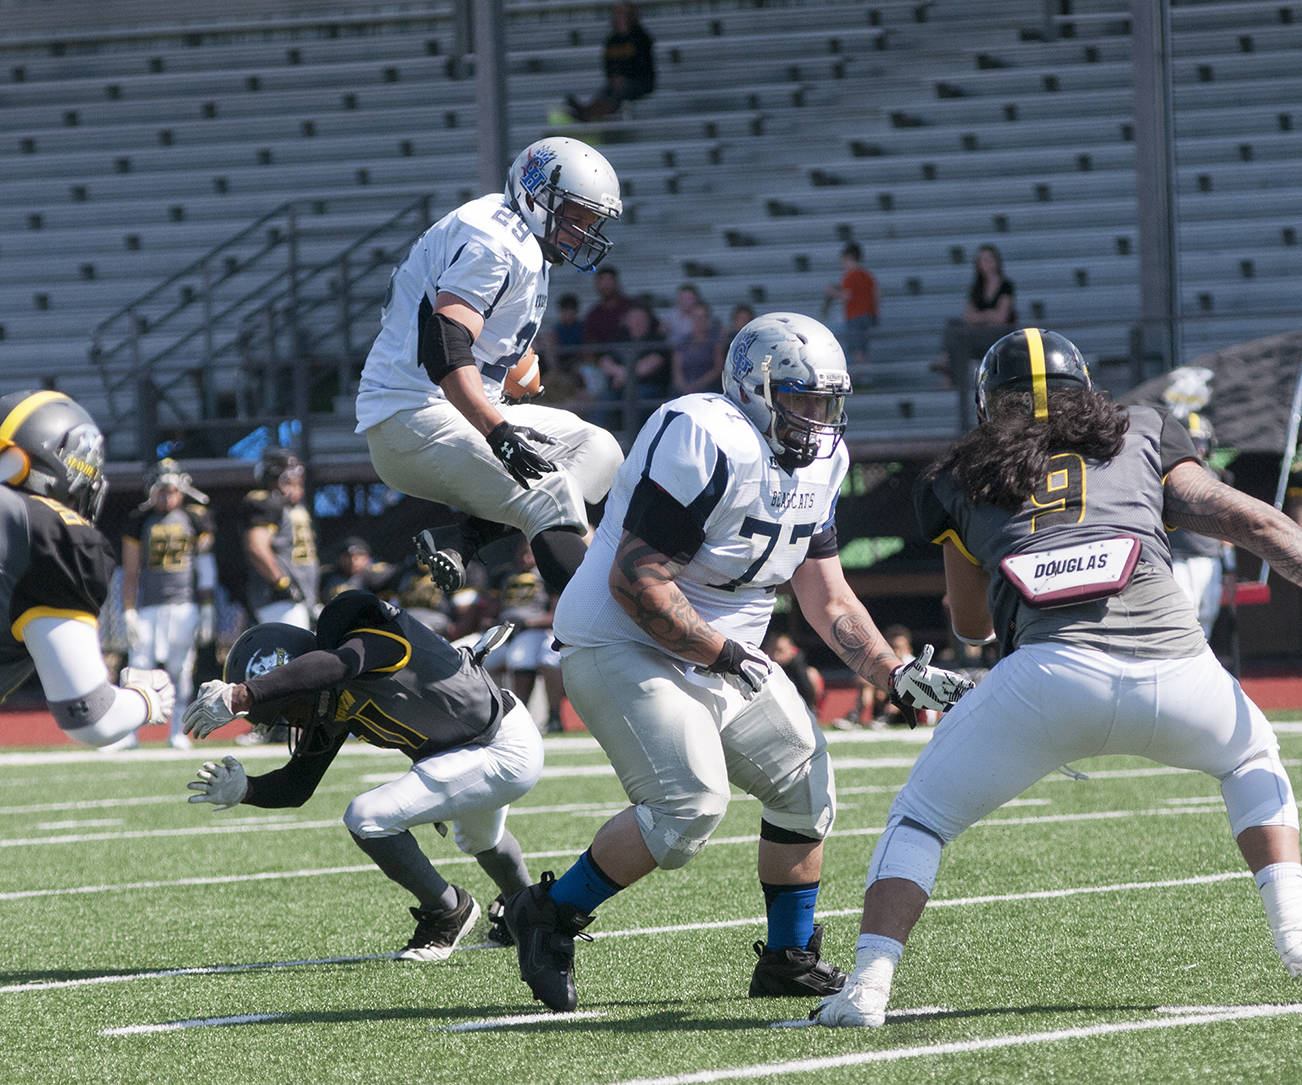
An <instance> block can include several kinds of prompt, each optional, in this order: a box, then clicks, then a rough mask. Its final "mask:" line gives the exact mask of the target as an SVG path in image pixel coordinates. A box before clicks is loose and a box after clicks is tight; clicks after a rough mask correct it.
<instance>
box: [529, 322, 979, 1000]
mask: <svg viewBox="0 0 1302 1085" xmlns="http://www.w3.org/2000/svg"><path fill="white" fill-rule="evenodd" d="M849 392H850V377H849V374H848V373H847V372H846V363H845V355H844V354H843V353H842V351H841V347H840V345H839V344H838V343H837V341H836V338H835V337H834V336H833V335H832V333H831V332H830V331H828V329H827V328H825V327H824V326H823V325H822V324H820V323H819V322H818V321H816V320H812V319H810V318H809V317H805V316H800V315H798V314H794V313H770V314H768V315H766V316H760V317H757V318H756V319H754V320H752V321H751V322H750V323H748V324H746V325H745V326H744V327H743V328H742V329H741V331H740V332H739V333H738V334H737V336H736V338H734V339H733V341H732V345H731V347H730V348H729V350H728V357H727V361H726V363H725V366H724V376H723V394H722V395H720V394H717V393H695V394H692V395H688V396H683V397H680V398H678V399H675V400H672V401H670V402H669V403H667V404H665V405H664V406H662V407H660V408H659V409H658V410H657V411H656V412H655V413H654V414H653V415H652V416H651V418H650V419H648V421H647V423H646V424H645V425H644V426H643V428H642V431H641V433H640V434H639V435H638V437H637V440H636V442H635V443H634V445H633V448H632V451H631V452H630V453H629V458H628V459H627V460H626V461H625V463H624V465H623V466H622V467H621V468H620V470H619V473H618V474H617V475H616V478H615V483H614V486H613V487H612V489H611V494H610V499H609V501H608V503H607V507H606V513H605V516H604V517H603V518H602V521H601V525H600V527H599V528H598V529H597V534H596V537H595V538H594V540H593V544H592V549H591V550H590V551H589V552H588V556H587V558H586V559H585V560H584V562H583V565H582V566H581V567H580V569H579V572H578V575H577V576H576V577H575V578H574V580H572V581H571V582H570V585H569V587H568V588H566V590H565V592H564V594H563V595H562V596H561V599H560V602H559V604H558V606H557V609H556V618H555V623H554V629H555V631H556V636H557V638H558V640H559V641H560V642H562V644H563V647H562V648H561V669H562V671H563V674H564V678H565V689H566V692H567V693H568V694H569V697H570V703H571V704H572V705H573V706H574V708H575V710H576V711H577V712H578V714H579V716H580V718H581V719H582V720H583V722H584V723H585V724H586V725H587V727H588V729H589V730H590V731H591V732H592V734H593V735H594V737H595V738H596V739H597V741H598V742H600V743H601V746H602V748H603V749H604V750H605V752H606V756H607V757H609V758H610V761H611V764H612V765H613V766H614V768H615V772H616V773H617V774H618V776H619V779H620V782H621V783H622V784H623V786H624V790H625V792H626V793H627V795H628V797H629V799H630V801H631V802H632V805H631V806H629V807H627V808H626V809H625V810H623V811H621V812H620V813H619V814H616V815H615V817H613V818H612V819H611V820H610V821H608V822H606V824H605V825H603V826H602V827H601V829H599V830H598V832H597V835H596V837H595V838H594V840H593V842H592V846H591V847H590V848H589V849H588V850H587V851H586V852H584V853H583V855H582V856H581V857H580V858H579V860H578V862H577V863H575V864H574V865H573V866H572V867H571V868H570V869H569V870H568V871H567V872H566V873H565V874H564V875H562V877H560V878H559V879H556V880H553V879H552V877H551V875H550V873H547V874H544V875H543V879H542V882H541V883H540V884H537V885H533V886H530V887H529V888H528V889H527V890H524V891H523V892H521V893H517V894H516V895H515V896H514V897H512V898H510V899H509V900H508V901H507V905H506V919H507V923H508V925H509V926H510V927H511V930H512V933H513V934H514V935H515V937H516V943H517V948H518V951H519V961H520V974H521V977H522V978H523V979H524V980H525V982H526V983H528V985H529V987H530V989H531V990H532V991H533V994H534V997H535V998H536V999H538V1000H540V1001H542V1002H543V1003H545V1004H546V1005H547V1006H549V1007H550V1008H552V1009H555V1010H568V1009H573V1008H574V1006H575V1005H576V1004H577V998H578V995H577V992H576V990H575V986H574V979H573V960H574V942H573V938H574V936H575V935H576V934H578V933H579V932H580V931H581V930H582V929H583V928H584V927H586V926H587V925H588V924H589V923H590V922H591V921H592V911H593V909H595V908H596V907H597V906H598V905H600V904H601V903H602V902H603V901H605V900H608V899H609V898H610V897H612V896H613V895H614V894H615V893H617V892H619V891H620V890H623V889H625V888H627V887H628V886H630V885H632V884H633V883H634V882H636V881H637V880H638V879H640V878H642V877H644V876H645V875H647V874H649V873H650V872H651V871H652V870H654V869H656V868H657V867H661V868H663V869H674V868H676V867H681V866H684V865H686V864H687V863H688V862H689V861H690V860H691V859H692V857H693V856H694V855H695V854H696V853H697V852H698V851H700V849H701V848H702V847H703V846H704V845H705V842H706V841H707V840H708V839H709V837H710V834H711V833H713V831H714V830H715V828H716V827H717V826H718V824H719V822H720V821H721V820H722V818H723V815H724V812H725V809H726V807H727V805H728V799H729V794H730V790H729V788H730V785H735V786H737V787H739V788H741V789H742V790H743V791H745V792H747V793H748V794H750V795H753V796H755V797H756V798H757V799H759V800H760V802H761V804H762V813H761V818H760V842H759V878H760V885H761V888H762V890H763V893H764V898H765V903H766V906H767V912H768V937H767V941H766V942H756V943H755V950H756V952H757V953H758V955H759V960H758V962H757V963H756V964H755V967H754V972H753V974H752V976H751V981H750V995H751V996H752V997H767V996H774V995H806V996H808V995H818V994H827V993H829V992H831V991H835V990H836V989H837V988H839V987H840V986H841V984H842V982H843V981H844V979H845V974H844V973H843V972H840V971H839V970H837V969H836V968H834V967H833V966H832V965H831V964H829V963H828V962H826V961H823V960H821V959H820V956H819V953H820V947H821V944H822V928H821V927H820V926H817V925H816V924H815V923H814V906H815V903H816V902H817V898H818V887H819V879H820V876H821V870H822V862H823V838H824V837H826V836H827V834H828V832H829V831H830V829H831V827H832V819H833V816H834V811H835V787H834V784H833V778H832V766H831V762H830V760H829V759H828V756H827V745H826V740H825V739H824V737H823V734H822V732H821V731H820V730H819V727H818V725H817V723H816V721H815V720H814V718H813V716H812V715H811V713H810V712H809V711H808V710H807V709H806V707H805V703H804V701H803V700H802V699H801V697H800V694H799V693H798V692H797V691H796V688H795V686H794V685H793V683H792V681H791V679H790V678H788V677H787V675H786V673H785V672H784V671H783V670H782V669H781V668H780V667H774V666H773V664H772V661H771V660H770V659H769V658H768V657H767V656H766V655H765V654H764V653H763V652H762V651H760V649H759V648H758V647H756V645H757V644H758V643H759V642H760V640H761V639H762V637H763V635H764V630H765V627H766V626H767V625H768V621H769V618H770V616H771V614H772V612H773V601H774V597H775V593H776V590H777V588H778V587H779V586H781V585H783V584H785V583H787V582H788V581H790V583H791V587H792V590H793V591H794V592H795V596H796V600H797V601H798V602H799V604H800V608H801V611H802V612H803V614H804V616H805V618H806V620H807V621H808V622H809V624H810V626H811V627H812V628H813V629H814V630H815V632H817V633H818V635H819V636H820V637H822V638H823V640H824V641H826V642H827V644H828V645H829V646H830V647H831V648H832V649H833V650H834V651H836V652H837V654H838V655H839V656H840V657H841V659H843V660H844V661H845V663H846V665H847V666H848V667H850V668H851V669H852V670H853V671H855V672H856V673H858V674H861V675H863V676H864V677H865V678H868V679H869V680H871V681H872V682H874V683H876V684H878V685H881V686H883V687H885V688H889V689H891V690H892V691H893V692H894V693H895V694H896V696H897V699H898V700H899V701H900V703H902V704H904V705H906V706H912V705H916V706H919V707H926V708H937V709H942V710H943V709H945V708H947V707H948V706H949V704H950V703H951V701H953V700H955V699H956V698H958V697H959V696H961V695H962V693H963V692H964V691H965V690H966V689H967V688H968V686H969V685H970V683H967V682H966V681H965V680H963V679H961V678H959V677H958V676H957V675H951V674H949V673H948V672H946V671H940V670H937V669H935V668H931V667H928V666H927V662H928V660H929V659H930V657H931V652H930V651H929V650H924V651H923V653H922V654H921V655H920V657H919V659H918V660H917V661H915V662H914V663H913V664H910V665H905V664H903V663H902V662H901V661H900V660H899V659H897V658H896V656H895V654H894V653H893V652H892V651H891V650H890V647H889V646H888V645H887V643H886V641H885V640H884V639H883V638H882V635H881V633H879V632H878V630H877V626H876V625H875V624H874V623H873V620H872V618H871V617H870V616H869V614H868V612H867V610H865V609H864V606H863V604H862V603H861V602H860V601H859V599H858V597H857V596H856V595H855V594H854V592H853V591H852V590H851V588H850V586H849V584H847V583H846V579H845V573H844V572H843V570H842V568H841V562H840V559H839V557H838V556H837V555H838V551H837V542H836V523H835V518H834V513H835V506H836V497H837V494H838V492H839V490H840V487H841V482H842V480H843V479H844V477H845V473H846V470H847V467H848V465H849V454H848V453H847V451H846V448H845V445H844V443H843V442H842V440H841V437H842V435H843V433H844V431H845V418H844V414H843V404H844V399H845V396H846V395H847V394H848V393H849Z"/></svg>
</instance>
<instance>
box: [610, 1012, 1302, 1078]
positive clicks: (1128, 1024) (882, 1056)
mask: <svg viewBox="0 0 1302 1085" xmlns="http://www.w3.org/2000/svg"><path fill="white" fill-rule="evenodd" d="M1288 1014H1302V1003H1292V1004H1288V1005H1283V1006H1231V1007H1207V1008H1206V1009H1205V1010H1200V1009H1198V1008H1194V1012H1191V1013H1185V1014H1181V1015H1180V1016H1174V1017H1173V1016H1166V1017H1160V1018H1157V1019H1152V1018H1144V1019H1142V1020H1132V1021H1112V1022H1108V1023H1105V1024H1098V1025H1082V1026H1080V1027H1079V1028H1064V1029H1051V1030H1049V1031H1045V1032H1020V1033H1014V1034H1012V1035H1011V1036H991V1037H989V1038H987V1039H984V1040H956V1041H953V1042H951V1043H943V1044H919V1045H917V1046H913V1047H888V1048H886V1049H884V1050H878V1051H857V1052H852V1053H850V1054H847V1055H828V1056H825V1057H823V1058H816V1059H795V1060H792V1061H790V1062H770V1063H761V1064H758V1065H752V1066H735V1067H729V1068H724V1069H719V1070H700V1071H698V1072H696V1073H692V1074H673V1075H670V1076H668V1077H646V1078H628V1079H622V1080H620V1081H619V1082H618V1083H617V1085H697V1083H703V1082H712V1081H744V1080H755V1079H759V1078H763V1079H770V1078H776V1077H782V1076H784V1075H786V1074H808V1073H814V1072H817V1071H819V1070H835V1069H839V1068H841V1067H845V1066H867V1065H870V1064H872V1063H880V1062H899V1061H901V1060H903V1059H919V1058H926V1057H928V1056H931V1055H964V1054H969V1053H971V1052H974V1051H993V1050H997V1049H999V1048H1004V1047H1026V1046H1030V1045H1034V1044H1051V1043H1061V1042H1062V1041H1064V1040H1082V1039H1088V1038H1091V1037H1095V1036H1113V1035H1116V1034H1118V1033H1125V1032H1149V1031H1154V1030H1158V1029H1170V1028H1183V1027H1187V1026H1190V1025H1213V1024H1219V1023H1220V1022H1223V1021H1246V1020H1251V1019H1253V1018H1259V1017H1282V1016H1285V1015H1288Z"/></svg>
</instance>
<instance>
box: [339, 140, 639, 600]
mask: <svg viewBox="0 0 1302 1085" xmlns="http://www.w3.org/2000/svg"><path fill="white" fill-rule="evenodd" d="M621 209H622V205H621V203H620V198H619V179H618V178H617V177H616V176H615V171H614V170H613V169H612V168H611V166H610V163H609V162H607V161H606V159H605V158H603V157H602V156H601V155H600V154H598V153H597V152H596V151H594V150H593V149H592V148H591V147H589V146H587V145H586V144H584V143H580V142H579V141H578V140H575V139H567V138H565V137H562V136H549V137H547V138H546V139H540V140H538V141H537V142H535V143H531V144H530V145H529V146H528V147H526V148H525V149H524V150H523V151H521V152H520V154H519V156H518V157H517V158H516V160H515V162H514V163H513V164H512V165H511V168H510V171H509V172H508V174H507V179H506V190H505V192H497V193H490V194H489V195H486V196H481V197H480V198H478V199H476V200H471V201H470V202H469V203H465V204H462V205H461V206H460V207H458V208H457V209H456V210H455V211H453V212H451V213H450V214H448V215H446V216H444V217H443V218H442V219H440V220H439V221H438V222H436V223H435V224H434V225H433V226H431V227H430V228H429V229H428V230H426V231H425V233H424V234H422V235H421V236H420V237H419V238H417V239H416V241H415V243H414V244H413V245H412V247H411V251H410V252H409V253H408V254H407V257H406V259H405V260H403V262H402V263H401V264H399V265H398V266H397V267H396V268H395V269H394V272H393V276H392V278H390V280H389V290H388V293H387V295H386V296H385V300H384V308H383V310H382V311H381V314H380V333H379V335H378V336H377V337H376V339H375V343H374V344H373V345H372V347H371V351H370V354H369V355H367V358H366V365H365V367H364V368H363V370H362V378H361V385H360V389H359V391H358V394H357V432H358V433H364V434H365V435H366V441H367V444H368V445H369V447H370V452H371V463H372V464H373V465H374V467H375V470H376V471H377V472H378V474H379V476H380V478H381V479H382V480H383V481H384V482H385V483H386V484H387V485H389V486H392V487H393V488H394V489H395V490H398V491H399V492H400V493H405V494H410V495H412V496H414V497H421V498H424V499H426V500H427V501H436V502H441V503H443V504H446V505H450V506H453V507H454V508H456V509H458V510H460V512H461V513H463V514H464V516H465V517H467V518H469V519H468V521H467V522H466V523H464V524H463V539H462V542H461V543H460V545H459V546H458V547H453V548H448V549H444V550H440V551H439V554H438V560H437V561H435V562H434V563H433V564H432V565H431V567H430V575H431V576H432V577H433V578H434V582H435V583H436V584H437V585H438V586H439V587H440V588H442V589H443V591H445V592H453V591H456V590H457V589H458V588H460V587H461V586H462V584H463V583H464V578H465V562H466V561H467V560H468V558H469V556H470V554H471V553H473V551H474V550H475V549H476V548H477V547H478V546H479V545H480V544H482V543H483V542H486V541H489V540H490V539H491V538H492V537H494V535H495V534H497V533H502V532H503V531H504V530H508V529H509V528H518V529H519V530H520V531H522V532H523V533H524V536H525V538H526V539H528V540H529V542H530V544H531V545H532V547H533V552H534V556H535V558H536V559H537V562H538V570H539V572H540V573H541V574H542V577H543V579H544V580H545V581H546V582H547V585H548V587H550V588H551V589H552V591H553V592H555V593H557V594H559V593H560V591H561V589H562V588H563V587H564V586H565V584H566V583H567V582H568V581H569V579H570V577H571V576H573V575H574V570H575V569H577V568H578V566H579V562H581V561H582V560H583V554H584V550H585V543H584V536H585V535H586V533H587V531H588V514H587V511H586V508H585V505H595V504H597V503H598V502H600V501H601V499H602V498H604V497H605V496H606V492H607V491H608V490H609V489H610V481H611V479H612V478H613V477H614V474H615V470H616V468H618V467H619V464H620V461H621V459H622V458H623V454H622V452H621V451H620V448H619V443H618V442H617V441H616V440H615V438H614V437H613V436H612V435H611V434H610V433H608V432H607V431H605V430H603V429H600V428H599V427H597V426H594V425H592V424H590V423H588V422H585V421H583V420H582V419H581V418H579V417H578V416H577V415H574V414H572V413H570V412H569V411H563V410H558V409H556V408H554V407H543V406H540V405H537V404H531V403H520V404H503V403H502V402H501V397H502V382H503V380H504V379H505V378H506V374H507V372H508V371H509V370H510V368H511V367H512V366H513V365H514V364H515V363H516V361H518V360H519V359H520V358H521V357H522V356H523V355H524V353H525V352H526V351H527V350H528V349H529V344H530V343H531V342H532V341H533V338H534V336H535V335H536V334H537V332H538V329H539V327H540V325H541V323H542V319H543V314H544V311H545V310H546V308H547V283H548V274H549V272H550V270H551V266H552V265H555V264H561V263H568V264H570V265H572V266H574V267H576V268H578V269H579V270H580V271H592V270H593V269H594V268H596V266H597V265H598V264H599V263H600V262H601V260H602V258H603V257H604V256H605V255H606V253H607V251H608V250H609V249H610V241H609V240H607V238H606V237H605V236H604V234H603V232H602V231H603V229H604V227H605V226H606V224H607V223H610V222H613V221H615V220H616V219H618V218H619V215H620V212H621ZM502 525H506V528H503V527H502Z"/></svg>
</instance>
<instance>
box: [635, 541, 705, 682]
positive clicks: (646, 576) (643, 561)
mask: <svg viewBox="0 0 1302 1085" xmlns="http://www.w3.org/2000/svg"><path fill="white" fill-rule="evenodd" d="M681 569H682V565H681V564H680V563H678V562H675V561H673V560H671V559H670V558H668V557H666V556H665V555H664V554H661V553H660V552H659V551H657V550H656V549H655V548H654V547H652V546H648V545H647V544H646V543H645V542H643V541H642V540H641V539H638V538H636V537H634V536H630V535H625V536H624V538H623V540H621V542H620V546H619V551H618V552H617V553H616V555H615V562H614V565H613V566H612V568H611V571H610V590H611V594H612V595H614V597H615V599H616V601H617V602H618V603H619V605H620V606H622V607H623V608H624V610H625V612H626V613H627V614H628V616H629V617H630V618H632V619H633V620H634V621H635V622H637V624H638V625H640V626H641V627H642V628H643V629H644V630H646V632H647V633H649V634H650V635H651V636H652V637H653V638H655V640H656V642H657V643H658V644H660V645H661V646H663V647H664V648H665V649H666V650H667V651H670V652H673V653H674V655H676V656H680V657H681V658H683V659H690V660H693V661H694V662H697V663H713V662H714V660H715V659H716V658H717V656H718V654H719V650H720V647H721V646H722V644H723V639H724V638H723V637H722V636H721V635H720V634H719V633H717V632H716V631H715V630H714V629H713V628H711V627H710V626H709V625H708V624H706V622H705V621H703V620H702V618H701V616H700V614H698V613H697V612H696V608H695V607H694V606H692V604H691V603H689V602H688V601H687V598H686V596H684V595H683V593H682V591H681V590H680V589H679V587H678V585H677V584H675V583H674V577H675V575H677V573H678V572H680V571H681Z"/></svg>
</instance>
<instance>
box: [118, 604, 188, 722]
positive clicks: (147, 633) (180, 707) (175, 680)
mask: <svg viewBox="0 0 1302 1085" xmlns="http://www.w3.org/2000/svg"><path fill="white" fill-rule="evenodd" d="M136 613H137V616H138V620H139V625H138V627H137V628H138V630H139V633H138V636H137V637H136V639H135V640H134V641H133V642H132V644H131V651H130V652H129V653H128V663H129V665H130V666H132V667H145V668H153V667H162V668H163V670H165V671H167V675H168V677H169V678H171V680H172V684H173V685H174V686H175V687H176V707H175V708H173V709H172V720H171V734H172V735H179V734H180V733H181V716H182V715H184V713H185V709H186V706H187V705H189V703H190V695H191V694H192V693H193V692H194V657H195V643H194V638H195V634H196V633H197V632H198V631H199V606H198V604H197V603H159V604H158V605H156V606H148V607H141V608H140V609H139V610H138V611H137V612H136Z"/></svg>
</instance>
